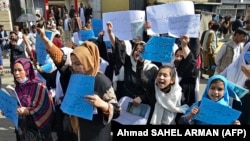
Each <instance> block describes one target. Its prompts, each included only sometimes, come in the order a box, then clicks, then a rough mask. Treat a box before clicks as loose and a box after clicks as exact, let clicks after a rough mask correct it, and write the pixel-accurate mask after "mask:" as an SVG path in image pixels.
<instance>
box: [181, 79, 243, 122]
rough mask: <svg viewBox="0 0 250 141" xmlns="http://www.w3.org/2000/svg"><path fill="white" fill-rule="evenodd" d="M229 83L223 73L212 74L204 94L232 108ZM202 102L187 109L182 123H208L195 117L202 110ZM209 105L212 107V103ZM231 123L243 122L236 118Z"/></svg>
mask: <svg viewBox="0 0 250 141" xmlns="http://www.w3.org/2000/svg"><path fill="white" fill-rule="evenodd" d="M227 83H228V82H227V79H226V78H225V77H224V76H222V75H214V76H212V77H211V78H209V79H208V82H207V86H206V89H205V92H204V94H203V98H207V99H210V100H212V101H214V102H216V103H217V104H220V105H223V106H225V107H228V108H231V105H230V102H229V91H228V88H227ZM201 102H202V101H198V102H195V103H194V104H193V105H192V106H191V107H190V109H188V110H187V112H186V114H185V115H183V116H182V117H181V118H180V120H179V123H180V124H196V125H204V124H208V123H206V122H205V121H200V120H198V119H195V116H196V115H198V113H199V111H200V108H199V107H200V105H201ZM207 107H211V105H207ZM218 110H219V109H218ZM219 112H220V110H219ZM208 115H209V114H208ZM228 115H230V114H228ZM211 116H213V115H210V117H211ZM215 118H216V117H215ZM224 118H227V117H224ZM223 120H226V119H223ZM210 124H211V123H210ZM231 124H234V125H240V124H241V123H240V121H239V120H237V119H235V120H234V121H232V123H231Z"/></svg>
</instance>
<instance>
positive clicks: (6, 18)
mask: <svg viewBox="0 0 250 141" xmlns="http://www.w3.org/2000/svg"><path fill="white" fill-rule="evenodd" d="M9 6H10V4H9V0H0V15H1V16H0V24H2V25H4V29H5V30H8V31H11V30H12V20H11V13H10V9H9Z"/></svg>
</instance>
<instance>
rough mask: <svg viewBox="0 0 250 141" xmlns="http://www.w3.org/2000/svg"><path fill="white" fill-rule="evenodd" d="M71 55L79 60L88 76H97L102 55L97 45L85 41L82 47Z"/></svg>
mask: <svg viewBox="0 0 250 141" xmlns="http://www.w3.org/2000/svg"><path fill="white" fill-rule="evenodd" d="M71 54H74V55H75V56H76V57H77V58H78V59H79V61H80V62H81V64H82V65H83V66H84V69H85V71H86V73H87V75H92V76H96V74H97V72H98V71H99V67H100V55H99V50H98V47H97V46H96V44H94V43H92V42H90V41H85V42H84V43H83V44H82V45H81V46H79V47H77V48H75V49H74V50H73V52H72V53H71Z"/></svg>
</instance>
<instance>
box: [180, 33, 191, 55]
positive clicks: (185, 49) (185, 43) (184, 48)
mask: <svg viewBox="0 0 250 141" xmlns="http://www.w3.org/2000/svg"><path fill="white" fill-rule="evenodd" d="M180 40H181V48H182V53H183V56H184V58H187V56H188V54H189V53H190V49H189V47H188V43H189V41H190V38H189V37H188V36H186V35H184V36H181V38H180Z"/></svg>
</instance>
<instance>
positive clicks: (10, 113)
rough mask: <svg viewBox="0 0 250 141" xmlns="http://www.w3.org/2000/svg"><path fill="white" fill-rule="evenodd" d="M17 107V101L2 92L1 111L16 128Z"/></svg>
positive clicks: (0, 93) (0, 94)
mask: <svg viewBox="0 0 250 141" xmlns="http://www.w3.org/2000/svg"><path fill="white" fill-rule="evenodd" d="M17 107H18V105H17V100H16V99H15V98H14V97H12V96H10V95H8V94H7V93H6V92H5V91H3V90H0V110H1V111H2V112H3V113H4V116H5V117H6V118H7V119H9V120H10V121H12V122H13V123H14V125H15V127H16V128H17V127H18V115H17V112H16V111H17Z"/></svg>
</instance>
